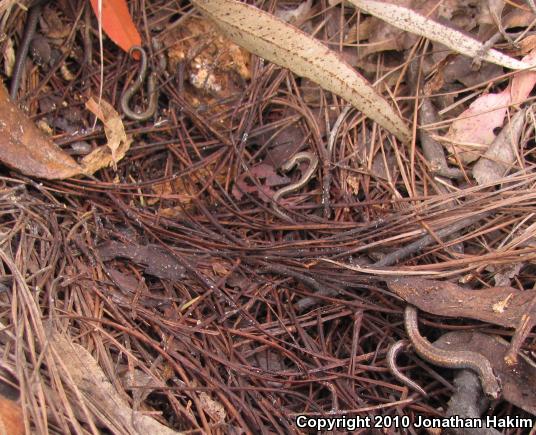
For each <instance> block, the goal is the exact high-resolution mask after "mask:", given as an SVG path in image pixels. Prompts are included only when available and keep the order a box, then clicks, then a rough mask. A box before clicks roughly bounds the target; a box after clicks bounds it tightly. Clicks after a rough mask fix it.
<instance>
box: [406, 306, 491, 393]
mask: <svg viewBox="0 0 536 435" xmlns="http://www.w3.org/2000/svg"><path fill="white" fill-rule="evenodd" d="M404 324H405V326H406V333H407V334H408V337H409V339H410V341H411V344H412V345H413V348H414V349H415V352H417V354H418V355H419V356H420V357H421V358H423V359H425V360H426V361H428V362H430V363H432V364H435V365H437V366H440V367H445V368H449V369H470V370H473V371H474V372H476V373H477V374H478V376H479V378H480V383H481V384H482V390H484V393H486V395H488V396H489V397H491V398H493V399H497V398H498V397H499V395H500V392H501V387H500V385H499V381H498V379H497V377H496V376H495V375H494V374H493V369H492V367H491V364H490V362H489V361H488V359H487V358H486V357H485V356H484V355H482V354H480V353H478V352H471V351H468V350H461V351H449V350H443V349H439V348H438V347H435V346H434V345H433V344H432V343H430V342H429V341H428V340H427V339H426V338H424V337H423V336H422V335H421V334H420V333H419V325H418V322H417V308H415V307H414V306H412V305H408V306H406V310H405V312H404Z"/></svg>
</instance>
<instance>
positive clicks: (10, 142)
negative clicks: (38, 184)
mask: <svg viewBox="0 0 536 435" xmlns="http://www.w3.org/2000/svg"><path fill="white" fill-rule="evenodd" d="M0 161H2V163H4V164H6V165H7V166H10V167H12V168H14V169H17V170H19V171H20V172H22V173H23V174H26V175H30V176H32V177H39V178H47V179H63V178H69V177H72V176H74V175H76V174H80V173H81V172H82V168H81V167H80V166H79V165H78V164H77V163H76V162H75V161H74V160H73V159H72V158H71V157H70V156H69V155H68V154H67V153H65V152H63V151H62V150H61V148H59V147H58V146H57V145H56V144H54V143H53V142H52V141H50V140H49V139H48V138H47V137H46V136H45V135H44V133H42V132H41V131H40V130H39V129H38V128H37V127H36V126H35V125H34V123H33V122H32V121H31V120H30V119H29V118H28V117H27V116H26V115H25V114H24V113H23V112H22V111H21V110H20V109H19V108H18V107H17V106H16V105H15V104H13V103H12V102H11V100H10V99H9V96H8V94H7V91H6V89H5V88H4V86H3V85H2V84H1V83H0Z"/></svg>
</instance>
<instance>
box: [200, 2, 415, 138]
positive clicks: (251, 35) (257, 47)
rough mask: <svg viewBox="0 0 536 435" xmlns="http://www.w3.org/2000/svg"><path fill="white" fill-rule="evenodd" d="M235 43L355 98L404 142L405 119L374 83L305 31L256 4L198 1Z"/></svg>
mask: <svg viewBox="0 0 536 435" xmlns="http://www.w3.org/2000/svg"><path fill="white" fill-rule="evenodd" d="M193 3H194V4H195V6H196V7H197V8H198V9H199V10H201V11H202V12H203V14H205V15H206V16H207V17H209V18H211V19H212V20H213V21H214V22H215V23H216V25H217V26H218V27H219V28H220V30H221V31H222V32H223V33H225V34H226V35H227V36H228V37H229V38H230V39H231V40H233V41H234V42H235V43H236V44H238V45H240V46H242V47H244V48H245V49H246V50H249V51H251V52H252V53H255V54H256V55H257V56H260V57H262V58H264V59H267V60H269V61H270V62H273V63H275V64H277V65H280V66H282V67H285V68H288V69H289V70H291V71H292V72H294V73H295V74H297V75H299V76H302V77H307V78H308V79H310V80H312V81H314V82H315V83H318V84H319V85H320V86H322V87H323V88H324V89H327V90H329V91H331V92H333V93H335V94H337V95H339V96H341V97H342V98H344V99H346V100H347V101H348V102H350V103H351V104H352V105H353V106H354V107H356V108H357V109H358V110H360V111H361V112H363V113H364V114H365V115H367V116H368V117H370V118H371V119H373V120H374V121H376V122H377V123H378V124H380V125H381V126H382V127H384V128H385V129H387V130H388V131H390V132H391V133H393V134H394V135H395V136H396V137H398V138H399V139H400V140H402V141H403V142H407V141H409V138H410V132H409V129H408V127H407V126H406V123H405V122H404V120H403V119H402V118H401V117H400V116H399V115H398V113H397V112H395V110H394V109H393V108H392V107H391V105H390V104H389V103H388V102H387V100H385V99H384V98H383V97H382V96H381V95H380V94H379V93H378V92H376V90H375V89H374V88H373V87H372V86H371V85H370V84H369V82H368V81H367V80H366V79H365V78H363V77H362V76H361V75H359V74H358V73H357V72H356V71H355V70H354V69H353V68H352V67H351V66H350V65H348V64H347V63H346V62H344V61H343V60H342V59H341V58H340V57H339V56H338V55H337V54H336V53H335V52H334V51H332V50H330V49H329V48H327V47H326V46H325V45H323V44H321V43H320V42H319V41H317V40H316V39H314V38H312V37H311V36H309V35H307V34H306V33H304V32H302V31H300V30H299V29H296V28H295V27H293V26H291V25H289V24H286V23H285V22H283V21H282V20H280V19H278V18H276V17H274V16H272V15H270V14H268V13H266V12H264V11H261V10H259V9H257V8H255V7H253V6H249V5H246V4H243V3H239V2H237V1H234V0H193Z"/></svg>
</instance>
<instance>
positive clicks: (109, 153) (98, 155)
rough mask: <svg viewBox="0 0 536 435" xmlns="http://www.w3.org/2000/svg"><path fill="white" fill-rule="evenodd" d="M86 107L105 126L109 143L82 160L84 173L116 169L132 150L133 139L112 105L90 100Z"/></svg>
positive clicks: (102, 101)
mask: <svg viewBox="0 0 536 435" xmlns="http://www.w3.org/2000/svg"><path fill="white" fill-rule="evenodd" d="M86 107H87V108H88V109H89V110H90V111H91V112H93V114H94V115H95V116H96V117H97V118H99V119H100V120H101V121H102V122H103V124H104V132H105V134H106V138H107V139H108V143H107V144H106V146H105V147H99V148H97V149H96V150H94V151H93V152H92V153H91V154H88V155H87V156H86V157H84V159H83V160H82V165H83V166H84V173H86V174H92V173H94V172H95V171H97V170H99V169H101V168H104V167H106V166H110V165H113V167H114V169H115V168H116V166H117V162H119V161H120V160H121V159H122V158H123V157H125V154H126V153H127V151H128V150H129V148H130V144H131V142H132V139H131V138H130V137H128V136H127V134H126V133H125V127H124V125H123V121H121V117H120V116H119V113H117V112H116V110H115V109H114V108H113V107H112V105H111V104H110V103H108V102H106V101H104V100H100V103H98V102H97V101H95V99H93V98H90V99H89V101H88V102H87V103H86Z"/></svg>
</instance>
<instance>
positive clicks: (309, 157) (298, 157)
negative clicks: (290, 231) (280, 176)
mask: <svg viewBox="0 0 536 435" xmlns="http://www.w3.org/2000/svg"><path fill="white" fill-rule="evenodd" d="M306 161H308V162H309V167H308V168H307V169H306V170H305V171H304V172H303V174H302V176H301V178H300V179H299V180H298V181H296V182H295V183H292V184H289V185H288V186H285V187H283V188H282V189H279V190H278V191H277V192H276V193H275V194H274V196H273V197H272V199H273V201H274V202H273V204H272V205H273V208H274V211H275V212H276V213H277V214H278V215H279V216H281V217H282V218H283V219H285V220H288V221H291V222H292V220H291V219H290V218H289V217H288V216H287V215H286V214H285V213H283V212H282V211H281V210H280V209H279V207H278V205H277V203H278V202H279V200H280V199H281V197H283V196H284V195H288V194H289V193H292V192H295V191H296V190H298V189H301V188H302V187H303V186H305V185H306V184H307V183H308V182H309V180H310V179H311V178H312V176H313V174H314V173H315V171H316V167H317V166H318V157H317V156H316V155H315V154H314V153H311V152H308V151H302V152H301V153H297V154H294V155H293V156H292V157H291V158H290V159H289V160H288V161H287V162H285V164H284V165H283V166H282V167H281V170H282V171H283V172H289V171H290V170H291V169H292V168H294V166H296V165H298V164H299V163H301V162H306Z"/></svg>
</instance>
